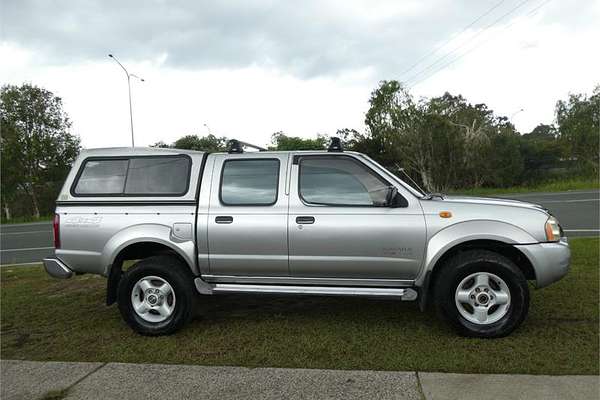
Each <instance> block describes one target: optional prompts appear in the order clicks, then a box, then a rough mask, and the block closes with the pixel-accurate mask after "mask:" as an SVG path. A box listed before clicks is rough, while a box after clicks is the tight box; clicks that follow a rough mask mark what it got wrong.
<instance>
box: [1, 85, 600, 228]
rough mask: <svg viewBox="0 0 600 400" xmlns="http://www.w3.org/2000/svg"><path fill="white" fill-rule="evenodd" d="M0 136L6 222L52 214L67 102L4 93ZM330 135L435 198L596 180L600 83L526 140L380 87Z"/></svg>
mask: <svg viewBox="0 0 600 400" xmlns="http://www.w3.org/2000/svg"><path fill="white" fill-rule="evenodd" d="M0 130H1V141H0V146H1V179H0V183H1V187H0V190H1V203H2V219H3V220H6V219H11V218H12V217H15V216H17V217H19V216H25V217H27V216H34V217H39V216H40V215H48V214H51V213H52V212H53V209H54V201H55V199H56V196H57V195H58V192H59V190H60V188H61V186H62V183H63V181H64V179H65V178H66V175H67V174H68V172H69V169H70V165H71V163H72V162H73V161H74V159H75V158H76V157H77V154H78V153H79V151H80V148H81V147H80V141H79V138H78V137H77V136H75V135H73V134H72V133H71V122H70V120H69V118H68V115H67V113H66V112H65V111H64V110H63V107H62V101H61V99H60V98H59V97H57V96H55V95H54V94H53V93H51V92H50V91H48V90H45V89H43V88H39V87H37V86H34V85H31V84H23V85H21V86H15V85H5V86H3V87H2V89H1V91H0ZM334 136H338V137H340V138H341V139H342V141H343V142H344V145H345V148H346V149H348V150H354V151H359V152H362V153H365V154H367V155H369V156H370V157H372V158H374V159H375V160H377V161H378V162H379V163H381V164H382V165H384V166H385V167H386V168H388V169H390V170H392V171H398V170H399V169H400V168H401V167H403V168H404V169H405V170H406V171H407V172H408V173H409V174H410V175H411V177H412V178H413V179H415V180H416V181H417V182H419V183H420V184H421V185H423V186H424V187H425V189H426V190H428V191H431V192H444V191H448V190H461V189H468V188H479V187H510V186H515V185H535V184H538V183H541V182H544V181H548V180H557V179H566V178H572V177H586V178H597V177H598V173H599V162H600V160H599V156H600V155H599V153H600V86H597V87H596V88H595V89H594V90H593V92H592V94H591V95H587V94H570V95H569V96H568V98H567V99H563V100H559V101H557V103H556V107H555V118H554V121H553V122H551V123H541V124H539V125H538V126H537V127H536V128H535V129H533V130H532V131H531V132H528V133H525V134H521V133H519V132H518V131H517V130H516V129H515V126H514V125H513V123H512V121H510V120H509V118H507V117H506V116H503V115H498V114H496V113H494V111H493V110H491V109H490V108H489V107H488V106H487V105H486V104H483V103H481V104H473V103H470V102H469V101H468V100H467V99H465V98H464V97H463V96H461V95H452V94H450V93H444V94H443V95H442V96H439V97H433V98H415V97H414V96H412V95H411V94H410V92H409V91H408V90H407V89H406V88H405V87H404V86H403V85H402V84H401V83H400V82H398V81H394V80H391V81H382V82H380V84H379V85H378V86H377V87H376V88H375V89H374V90H373V91H372V93H371V95H370V98H369V109H368V111H367V113H366V115H365V128H364V130H362V131H358V130H355V129H349V128H344V129H339V130H338V131H337V132H336V133H335V135H334ZM236 137H237V138H238V139H242V140H243V139H244V137H243V133H240V134H239V135H236ZM227 142H228V138H227V137H220V136H215V135H207V136H198V135H194V134H191V135H186V136H183V137H181V138H180V139H178V140H176V141H175V142H173V143H169V144H167V143H164V142H158V143H156V144H154V145H153V146H155V147H172V148H179V149H189V150H200V151H210V152H218V151H224V150H226V147H227ZM328 143H329V137H328V136H327V135H315V136H314V137H312V138H300V137H294V136H289V135H286V134H285V133H284V132H276V133H274V134H273V135H272V136H271V144H270V146H269V148H270V149H272V150H317V149H325V148H326V147H327V145H328Z"/></svg>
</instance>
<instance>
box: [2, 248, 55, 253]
mask: <svg viewBox="0 0 600 400" xmlns="http://www.w3.org/2000/svg"><path fill="white" fill-rule="evenodd" d="M53 248H54V247H29V248H25V249H2V250H0V251H1V252H9V251H13V252H14V251H33V250H49V249H53Z"/></svg>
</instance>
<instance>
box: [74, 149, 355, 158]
mask: <svg viewBox="0 0 600 400" xmlns="http://www.w3.org/2000/svg"><path fill="white" fill-rule="evenodd" d="M204 153H206V152H204V151H195V150H184V149H172V148H161V147H101V148H96V149H84V150H82V151H81V155H83V156H132V155H133V156H135V155H141V156H145V155H156V154H190V155H191V154H195V155H201V154H204ZM257 153H260V154H289V153H295V154H298V153H299V154H302V153H306V154H315V153H323V154H332V155H336V154H344V153H345V154H357V153H356V152H353V151H345V152H328V151H327V150H290V151H287V150H273V151H260V152H258V151H246V152H244V153H242V154H257ZM214 154H227V152H218V153H214Z"/></svg>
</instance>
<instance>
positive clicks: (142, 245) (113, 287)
mask: <svg viewBox="0 0 600 400" xmlns="http://www.w3.org/2000/svg"><path fill="white" fill-rule="evenodd" d="M158 255H169V256H171V257H174V258H176V259H177V260H178V261H179V263H180V264H181V265H184V266H186V267H187V268H189V270H190V271H191V272H192V274H194V275H196V271H195V268H194V267H193V265H191V264H190V262H189V260H188V258H187V257H186V256H185V253H183V254H182V251H181V249H178V248H177V247H175V246H173V245H171V244H169V243H165V242H164V241H162V240H157V239H156V238H154V239H140V240H138V241H129V242H127V243H124V244H123V245H121V246H119V248H118V250H117V252H116V253H115V255H114V257H113V258H112V259H111V261H110V263H109V264H108V267H107V269H108V271H107V275H108V280H107V285H106V304H107V305H111V304H113V303H114V302H115V301H116V299H117V288H118V286H119V281H120V280H121V276H122V274H123V265H124V263H125V261H128V260H141V259H145V258H148V257H153V256H158Z"/></svg>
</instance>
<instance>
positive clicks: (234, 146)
mask: <svg viewBox="0 0 600 400" xmlns="http://www.w3.org/2000/svg"><path fill="white" fill-rule="evenodd" d="M244 147H252V148H253V149H256V150H258V151H267V149H265V148H264V147H260V146H256V145H254V144H250V143H246V142H242V141H241V140H237V139H231V140H230V141H229V142H227V152H228V153H229V154H234V153H243V152H244Z"/></svg>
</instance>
